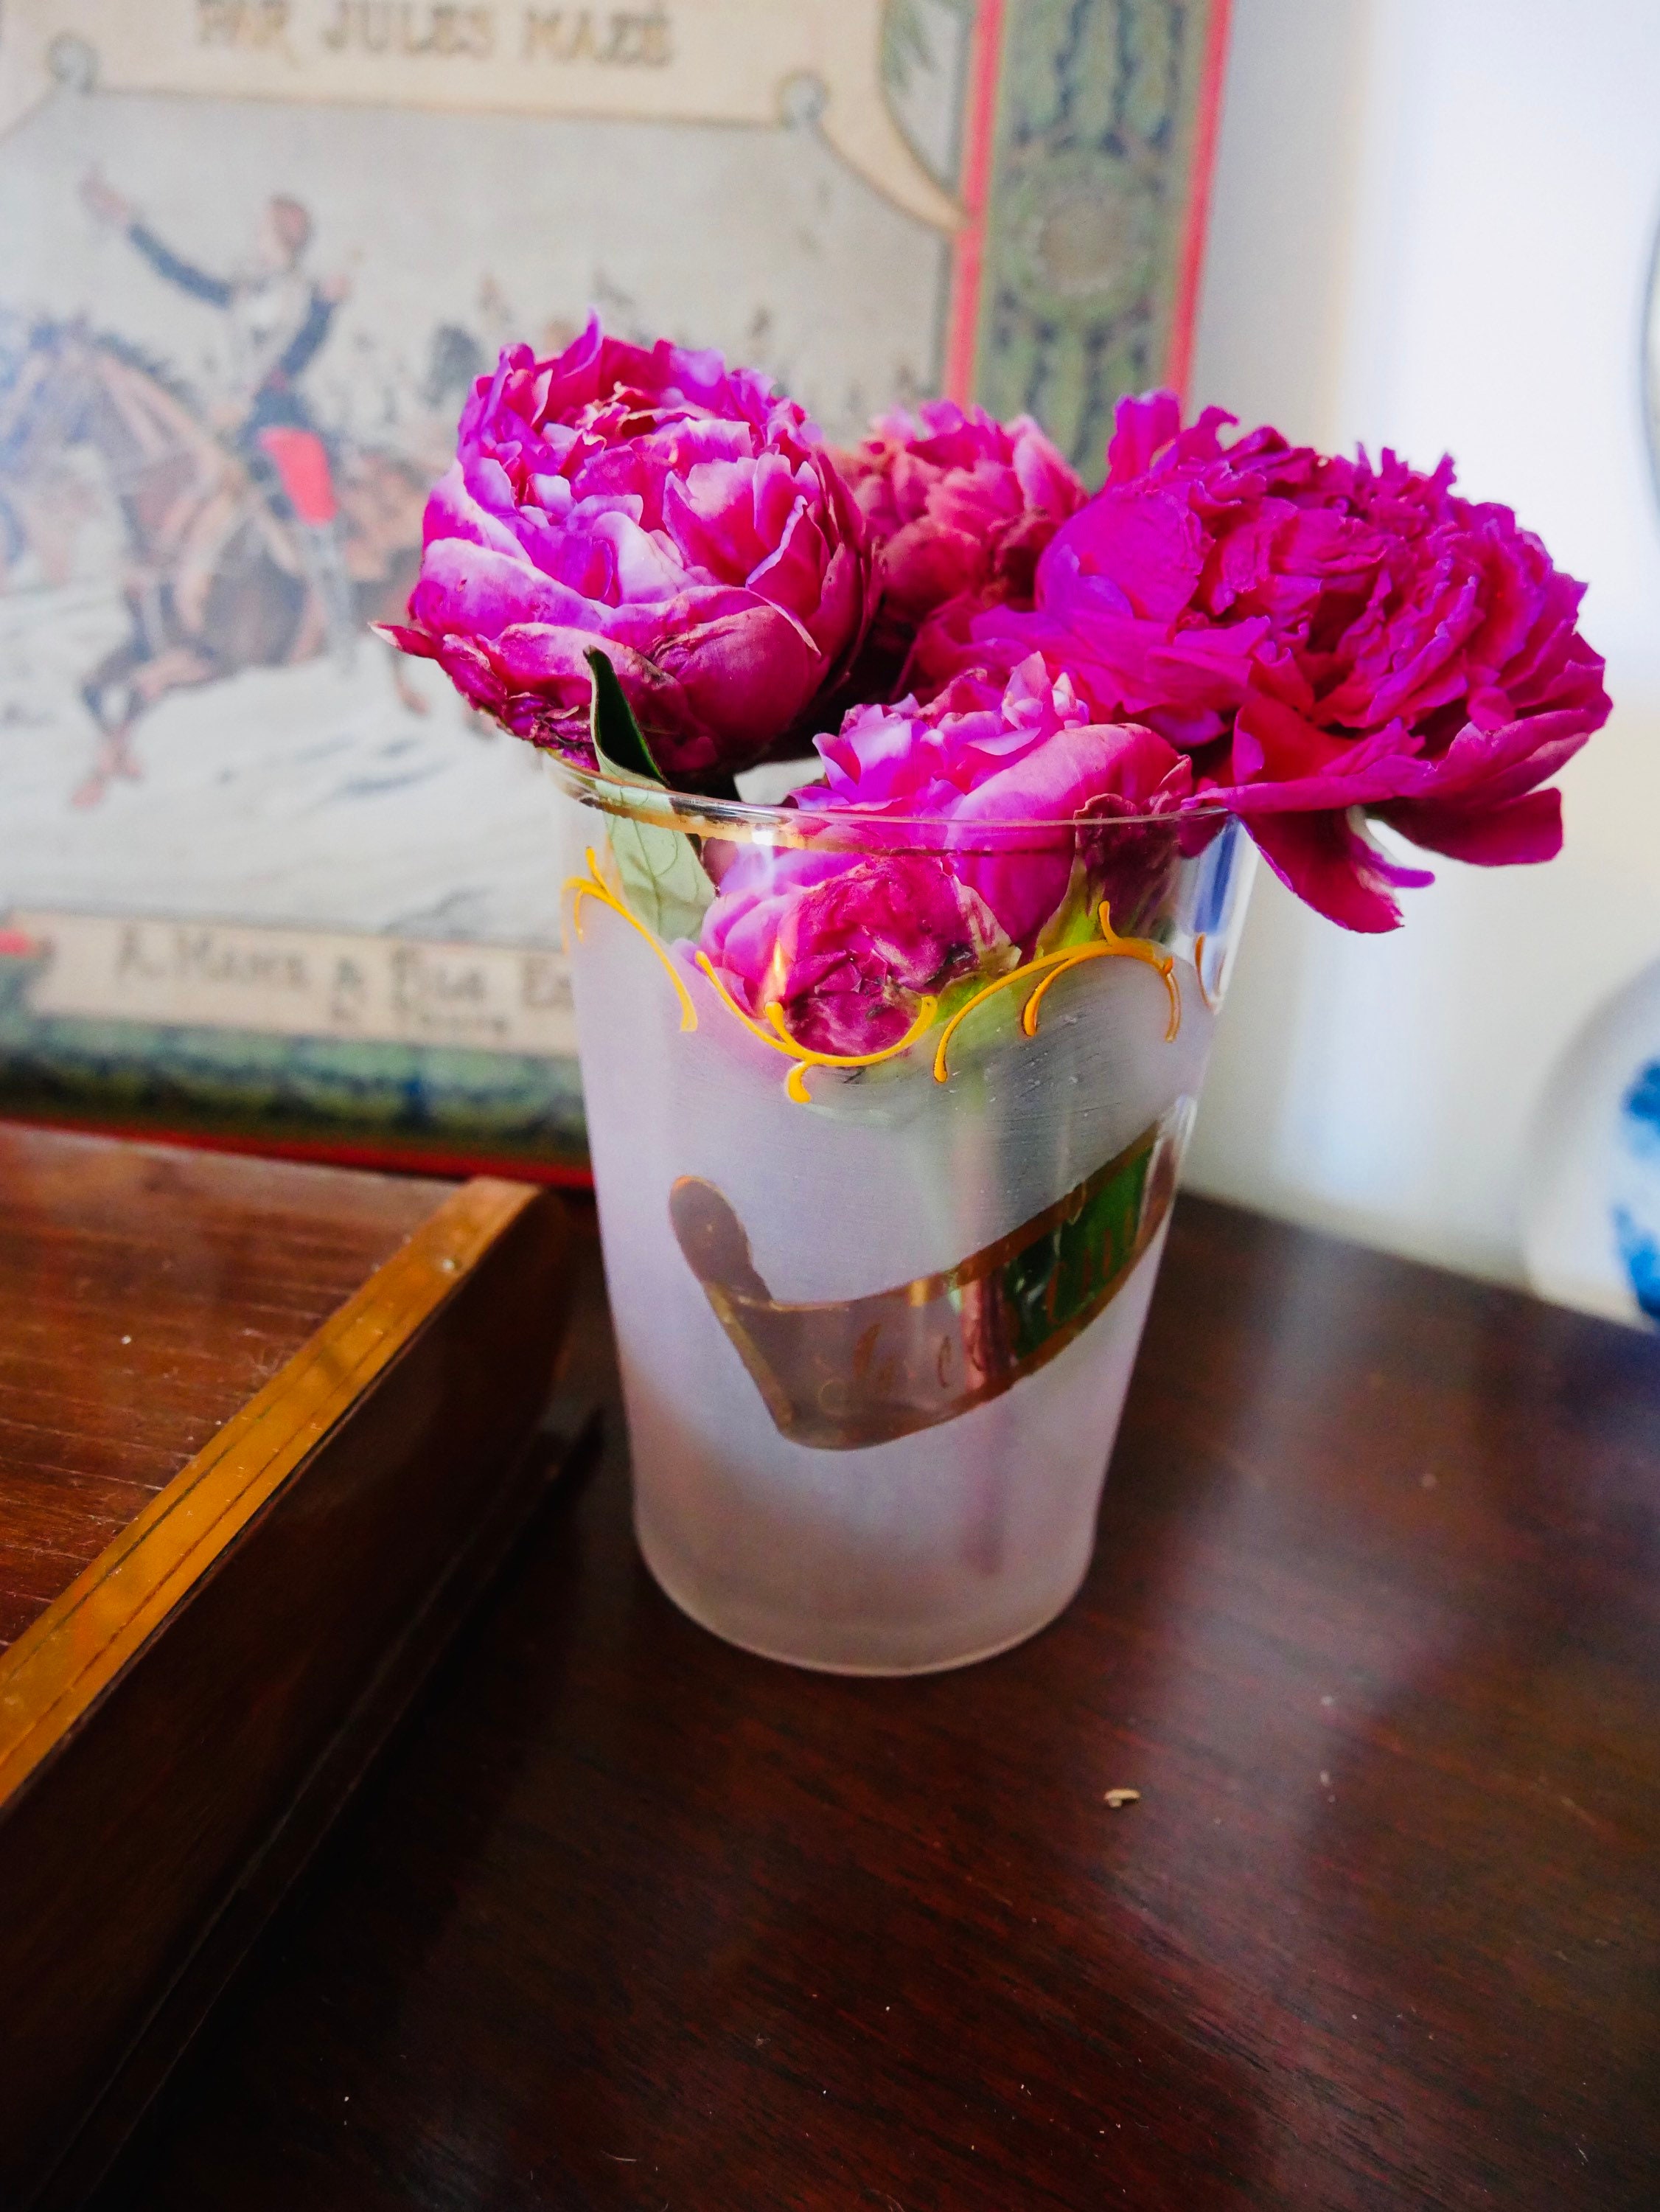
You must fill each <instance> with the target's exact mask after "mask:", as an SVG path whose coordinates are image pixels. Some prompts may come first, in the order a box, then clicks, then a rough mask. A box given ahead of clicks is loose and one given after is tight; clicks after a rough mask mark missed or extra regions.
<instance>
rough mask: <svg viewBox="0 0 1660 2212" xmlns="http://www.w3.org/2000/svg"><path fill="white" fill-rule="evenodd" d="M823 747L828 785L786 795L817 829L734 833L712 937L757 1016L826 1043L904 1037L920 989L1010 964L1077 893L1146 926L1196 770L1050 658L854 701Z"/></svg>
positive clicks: (841, 1047)
mask: <svg viewBox="0 0 1660 2212" xmlns="http://www.w3.org/2000/svg"><path fill="white" fill-rule="evenodd" d="M816 742H817V744H818V746H819V750H820V751H821V753H822V755H823V756H824V758H825V762H826V766H827V774H828V780H827V782H826V783H824V784H815V785H809V786H808V787H805V788H803V789H802V790H800V791H797V792H796V793H793V794H792V799H791V803H792V804H793V805H795V806H797V808H798V809H799V810H800V811H801V813H802V814H803V817H805V819H804V823H803V827H804V829H806V830H807V832H808V840H809V841H808V842H807V843H805V844H804V845H803V846H802V847H799V848H785V849H783V850H779V849H776V848H771V847H765V846H748V847H744V848H740V849H739V850H738V852H737V854H736V858H734V859H733V860H732V861H731V862H730V866H728V867H727V869H726V871H725V872H724V874H723V875H722V877H721V878H720V889H719V896H718V897H717V898H716V900H715V901H714V902H713V904H712V906H711V907H710V908H709V910H708V912H707V914H706V916H705V920H704V926H703V933H702V945H703V950H704V951H706V953H707V954H708V956H709V957H710V960H711V962H712V964H713V965H714V967H715V968H716V969H717V970H718V972H719V973H720V975H721V978H722V981H724V983H725V984H726V986H727V987H728V988H729V989H730V990H731V991H732V992H733V994H734V996H735V997H736V998H737V999H738V1000H739V1002H740V1003H741V1004H742V1005H743V1006H746V1007H747V1009H748V1011H749V1012H751V1013H754V1014H757V1015H759V1014H760V1013H761V1012H762V1010H763V1009H764V1007H765V1006H767V1005H769V1004H772V1003H774V1002H777V1003H779V1004H781V1005H782V1006H783V1007H784V1009H785V1020H786V1022H787V1023H788V1025H789V1028H790V1030H791V1035H792V1036H796V1037H797V1038H798V1039H799V1040H800V1041H801V1042H803V1044H807V1045H811V1046H813V1047H814V1048H816V1049H818V1050H821V1051H833V1052H843V1053H856V1052H870V1051H877V1050H880V1049H881V1048H882V1047H883V1046H885V1045H888V1044H891V1043H892V1042H894V1040H895V1039H896V1038H897V1037H899V1036H902V1035H903V1034H904V1032H905V1030H906V1027H907V1026H908V1025H909V1024H910V1022H911V1021H912V1018H914V1015H915V1012H916V1004H917V1000H918V996H919V994H921V993H923V992H924V991H929V992H933V993H934V994H938V993H939V992H940V991H942V989H943V988H944V987H946V986H947V985H948V984H949V983H950V982H953V981H956V980H957V979H958V978H959V977H960V976H962V975H969V974H972V973H974V972H975V971H977V970H983V971H984V972H987V973H993V972H997V971H998V970H999V969H1003V968H1006V967H1009V966H1012V965H1013V964H1014V963H1015V960H1016V958H1017V957H1021V955H1022V954H1029V953H1030V952H1031V951H1032V950H1033V946H1034V945H1035V944H1036V942H1037V939H1038V938H1039V935H1040V933H1042V931H1043V929H1044V928H1045V926H1046V925H1047V924H1049V923H1050V922H1051V921H1054V920H1055V918H1056V917H1057V915H1058V914H1059V913H1060V911H1061V909H1062V908H1063V905H1064V904H1065V902H1066V901H1067V899H1068V897H1069V895H1071V894H1074V893H1076V895H1077V896H1079V897H1080V898H1081V900H1083V901H1084V902H1087V903H1088V904H1090V905H1094V904H1095V903H1097V902H1099V900H1100V898H1102V897H1107V898H1109V899H1110V900H1111V902H1112V914H1113V918H1114V921H1115V924H1116V926H1117V927H1119V928H1121V929H1123V930H1125V931H1130V930H1132V929H1133V928H1134V927H1135V926H1136V921H1137V920H1138V919H1139V918H1140V917H1141V915H1142V913H1143V912H1144V910H1145V909H1146V908H1147V907H1148V903H1149V901H1150V898H1151V897H1152V896H1154V894H1156V892H1157V891H1158V890H1161V889H1162V886H1163V884H1164V883H1165V882H1166V880H1167V878H1168V875H1169V872H1170V867H1171V865H1172V862H1173V861H1174V860H1175V858H1176V854H1177V847H1178V836H1179V835H1180V822H1179V817H1178V809H1179V806H1180V805H1181V802H1182V800H1183V799H1184V797H1185V796H1186V795H1187V793H1188V792H1189V791H1190V787H1191V782H1192V775H1191V770H1190V767H1189V765H1188V763H1187V762H1186V761H1185V760H1184V758H1183V757H1181V756H1180V755H1179V754H1178V752H1177V751H1175V750H1174V749H1173V748H1172V746H1170V745H1168V744H1166V742H1165V741H1164V739H1163V738H1160V737H1157V736H1155V735H1154V732H1151V731H1149V730H1145V729H1136V728H1102V727H1100V726H1092V725H1091V724H1090V723H1089V722H1088V720H1087V714H1086V710H1085V709H1084V708H1083V707H1082V706H1081V703H1080V702H1079V701H1078V700H1077V698H1076V697H1075V695H1074V693H1073V690H1072V688H1071V685H1070V684H1069V682H1068V681H1067V679H1066V678H1065V677H1064V676H1061V677H1052V676H1051V673H1050V671H1048V669H1047V668H1045V665H1044V663H1043V660H1042V659H1041V657H1040V656H1039V655H1037V654H1033V655H1031V656H1029V658H1028V659H1027V662H1026V663H1025V664H1023V665H1021V666H1020V667H1018V668H1017V669H1016V670H1015V671H1014V673H1013V675H1012V676H1011V677H1010V678H1009V680H1008V682H1007V683H1006V684H1004V685H1003V687H1002V688H1001V689H999V688H997V687H996V686H994V685H993V684H990V683H988V682H986V681H984V680H983V679H981V678H977V677H973V676H968V677H965V678H961V679H960V680H959V681H958V682H957V683H955V684H952V685H951V686H950V687H949V688H948V690H946V691H945V692H943V693H942V694H941V695H940V696H938V697H937V698H936V699H935V700H933V701H931V702H930V703H929V704H928V705H927V706H926V707H919V706H918V703H917V702H916V701H915V700H914V699H904V700H901V701H900V702H899V703H898V704H897V705H896V706H894V707H889V708H881V707H863V708H854V709H853V710H852V711H851V712H850V713H849V714H848V715H847V716H846V718H845V720H844V722H843V724H842V726H841V728H840V730H839V731H838V732H836V733H835V734H834V735H833V736H828V737H821V738H819V739H817V740H816ZM1124 817H1130V826H1126V827H1122V828H1121V827H1120V826H1119V824H1120V823H1121V822H1122V821H1123V820H1124ZM1149 817H1151V818H1149ZM815 833H818V834H817V835H815ZM896 848H898V849H896ZM906 848H908V849H906Z"/></svg>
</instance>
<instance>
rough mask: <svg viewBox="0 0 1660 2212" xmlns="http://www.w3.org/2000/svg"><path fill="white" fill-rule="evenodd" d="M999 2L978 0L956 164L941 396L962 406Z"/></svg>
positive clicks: (974, 325)
mask: <svg viewBox="0 0 1660 2212" xmlns="http://www.w3.org/2000/svg"><path fill="white" fill-rule="evenodd" d="M1002 59H1003V0H983V4H982V5H981V7H980V8H979V9H977V10H976V12H975V16H974V33H973V43H972V46H971V47H970V50H969V94H968V132H967V140H966V144H965V146H964V148H963V161H962V204H963V216H964V221H963V226H962V228H961V229H960V231H959V232H958V233H957V236H956V242H955V246H954V256H953V258H954V268H953V270H952V278H951V329H950V335H949V337H948V340H947V342H946V351H945V390H946V394H947V397H948V398H952V399H955V400H958V401H960V403H961V404H962V405H964V406H965V407H966V405H967V404H968V402H969V401H970V400H971V399H972V398H973V396H974V356H975V353H976V350H977V341H978V337H979V323H980V283H981V279H982V277H983V276H984V268H985V215H986V209H987V206H988V204H990V201H991V157H992V154H993V152H994V150H995V146H994V142H995V139H996V136H997V76H998V70H999V65H1000V64H1001V62H1002Z"/></svg>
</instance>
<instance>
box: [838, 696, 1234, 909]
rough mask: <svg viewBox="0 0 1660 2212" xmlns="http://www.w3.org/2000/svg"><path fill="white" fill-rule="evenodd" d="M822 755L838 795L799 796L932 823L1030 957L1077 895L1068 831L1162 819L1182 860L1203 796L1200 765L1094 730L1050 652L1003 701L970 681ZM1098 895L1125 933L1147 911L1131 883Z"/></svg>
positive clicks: (1119, 730) (1167, 748)
mask: <svg viewBox="0 0 1660 2212" xmlns="http://www.w3.org/2000/svg"><path fill="white" fill-rule="evenodd" d="M816 742H817V744H818V748H819V750H820V752H821V754H822V755H823V756H824V758H825V762H826V764H827V768H828V770H829V775H828V780H827V785H826V787H825V788H824V789H823V791H822V792H821V791H818V790H815V789H813V788H809V789H808V790H805V791H803V792H800V793H797V803H798V804H799V805H802V806H803V808H813V809H815V810H816V811H824V810H825V809H830V810H832V811H834V810H837V809H840V808H847V807H857V808H860V809H868V808H875V809H879V810H881V811H882V812H884V813H886V814H888V815H898V816H900V817H906V816H916V815H922V816H924V817H930V820H929V822H928V824H927V828H926V829H925V831H924V834H925V835H930V836H937V837H938V838H939V840H940V842H941V843H942V846H943V848H945V849H946V850H947V851H948V852H950V853H951V854H952V855H953V860H952V866H954V869H955V871H956V873H957V874H958V876H959V877H960V878H961V880H962V881H963V882H965V883H967V884H972V886H973V888H974V890H976V891H978V894H979V896H981V897H982V898H983V899H984V901H985V902H986V904H987V905H988V906H989V907H990V908H991V912H992V913H993V914H994V915H996V916H997V921H998V923H999V925H1000V926H1001V927H1002V928H1003V931H1004V933H1006V934H1007V935H1008V936H1009V938H1010V939H1012V940H1013V941H1014V942H1015V944H1016V945H1019V946H1021V949H1022V951H1027V952H1029V951H1031V949H1032V947H1033V944H1034V942H1035V941H1036V939H1037V937H1038V934H1039V932H1040V931H1041V930H1042V928H1043V927H1044V926H1045V923H1046V922H1047V921H1049V920H1050V919H1051V916H1052V915H1054V914H1055V912H1056V910H1057V908H1058V907H1059V906H1060V904H1061V902H1062V901H1063V899H1064V898H1065V896H1066V894H1067V890H1068V888H1069V884H1070V882H1071V878H1072V869H1073V862H1074V859H1075V856H1076V855H1077V854H1078V853H1079V850H1080V847H1079V841H1078V838H1077V836H1075V834H1074V832H1073V830H1072V829H1070V828H1069V827H1063V826H1062V825H1071V824H1074V823H1079V822H1081V821H1094V822H1096V823H1101V822H1103V821H1105V820H1106V819H1108V818H1111V817H1122V816H1124V815H1130V816H1142V815H1154V816H1160V815H1162V816H1166V817H1168V819H1169V829H1168V831H1167V832H1166V833H1164V834H1163V836H1162V840H1161V842H1162V843H1163V845H1164V846H1165V848H1166V851H1167V852H1168V853H1173V851H1174V847H1175V827H1176V819H1175V817H1176V811H1177V809H1178V806H1179V805H1180V804H1181V802H1182V800H1183V799H1184V798H1186V797H1187V795H1188V793H1190V790H1191V787H1192V770H1191V769H1190V766H1189V764H1188V763H1187V762H1186V761H1185V760H1184V758H1183V757H1182V756H1181V755H1180V754H1179V753H1178V752H1177V751H1176V750H1175V749H1174V748H1173V747H1172V746H1171V745H1169V744H1166V742H1165V740H1164V739H1163V738H1160V737H1158V736H1157V735H1156V734H1155V733H1154V732H1153V731H1151V730H1147V729H1141V728H1136V727H1135V726H1122V725H1119V726H1100V725H1096V724H1092V723H1091V721H1090V719H1089V714H1088V710H1087V708H1086V707H1085V706H1084V705H1083V703H1082V702H1081V701H1080V700H1079V699H1078V697H1077V696H1076V694H1075V692H1074V690H1073V688H1072V684H1071V682H1070V680H1069V678H1068V677H1067V676H1065V675H1064V674H1061V675H1059V676H1055V675H1051V671H1050V670H1049V668H1048V667H1047V666H1046V665H1045V662H1044V659H1043V656H1042V655H1041V654H1039V653H1033V654H1031V655H1029V656H1028V657H1027V659H1026V660H1025V661H1023V662H1022V663H1021V665H1019V666H1017V667H1016V668H1015V670H1014V671H1013V672H1012V674H1011V675H1010V676H1009V678H1008V679H1007V681H1006V683H1005V684H1003V686H1002V688H1001V689H999V688H997V686H996V685H995V684H993V683H991V681H989V680H988V679H986V678H984V677H981V676H977V675H972V674H971V675H967V676H964V677H961V678H958V679H957V680H956V681H954V683H952V684H948V686H947V687H946V689H945V690H943V691H942V692H940V693H938V694H936V696H935V697H934V698H933V699H931V700H930V702H928V704H927V705H926V706H925V707H918V704H917V702H916V701H915V700H914V699H905V700H901V701H900V702H899V703H898V704H897V705H896V706H894V707H890V708H879V707H865V708H856V709H855V710H854V711H853V712H852V713H851V714H849V715H848V716H847V718H846V720H845V722H844V723H843V725H842V727H841V729H840V731H839V732H837V734H836V735H835V736H833V737H822V738H819V739H817V740H816ZM936 823H937V827H936V826H935V824H936ZM1118 842H1119V841H1118V840H1116V839H1115V838H1113V837H1111V836H1106V835H1104V834H1103V833H1101V832H1100V830H1098V831H1097V832H1096V834H1095V836H1094V838H1093V840H1092V841H1091V844H1090V849H1091V850H1092V851H1094V852H1095V853H1096V854H1098V855H1100V856H1101V859H1102V862H1103V865H1105V862H1106V856H1107V855H1108V854H1112V852H1113V850H1114V848H1115V846H1116V845H1117V844H1118ZM1126 849H1127V848H1126ZM1144 859H1145V855H1144V854H1143V860H1144ZM1142 873H1143V870H1142V869H1141V868H1138V870H1137V876H1138V880H1140V878H1141V877H1142ZM1144 888H1145V886H1144V884H1143V885H1142V889H1143V890H1144ZM1098 895H1099V896H1111V897H1112V902H1113V910H1114V912H1115V914H1116V915H1118V926H1119V927H1122V928H1124V929H1129V928H1130V927H1132V920H1131V915H1130V907H1131V904H1132V903H1136V904H1139V903H1140V901H1139V900H1136V901H1132V900H1131V897H1130V890H1129V887H1128V886H1127V885H1126V884H1123V883H1120V884H1118V885H1116V886H1115V885H1113V884H1110V883H1105V882H1104V883H1103V884H1101V885H1100V887H1099V891H1098Z"/></svg>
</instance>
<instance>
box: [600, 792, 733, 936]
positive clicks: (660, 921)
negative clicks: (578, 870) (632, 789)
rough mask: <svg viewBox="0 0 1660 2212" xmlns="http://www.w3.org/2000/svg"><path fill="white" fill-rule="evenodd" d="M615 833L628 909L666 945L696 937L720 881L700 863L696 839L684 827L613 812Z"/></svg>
mask: <svg viewBox="0 0 1660 2212" xmlns="http://www.w3.org/2000/svg"><path fill="white" fill-rule="evenodd" d="M610 834H611V851H612V854H614V855H615V860H616V864H617V873H618V874H619V875H620V876H621V878H622V893H623V896H624V897H625V898H626V899H627V902H628V910H629V912H630V913H631V914H632V915H633V916H634V917H635V919H636V920H637V921H643V922H644V923H645V927H647V928H648V929H649V930H651V931H652V932H653V933H655V934H656V935H657V936H658V937H660V938H661V939H663V943H664V944H665V945H672V944H673V943H674V942H675V940H676V938H681V937H695V936H696V935H697V933H698V932H699V930H700V928H701V927H702V925H703V916H704V911H705V909H706V908H707V906H708V904H709V902H710V901H711V900H712V898H713V896H714V895H715V887H714V885H713V884H712V883H711V882H710V880H709V878H708V877H707V876H706V875H705V874H704V872H703V870H702V868H701V867H700V866H699V864H698V857H697V854H696V853H695V851H694V848H693V845H692V840H691V839H690V838H689V837H688V836H686V835H685V834H684V832H683V831H682V830H679V829H663V828H661V827H660V826H659V825H658V824H657V823H654V822H634V821H631V820H630V819H629V818H628V817H627V816H626V815H614V816H613V817H612V820H611V832H610Z"/></svg>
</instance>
